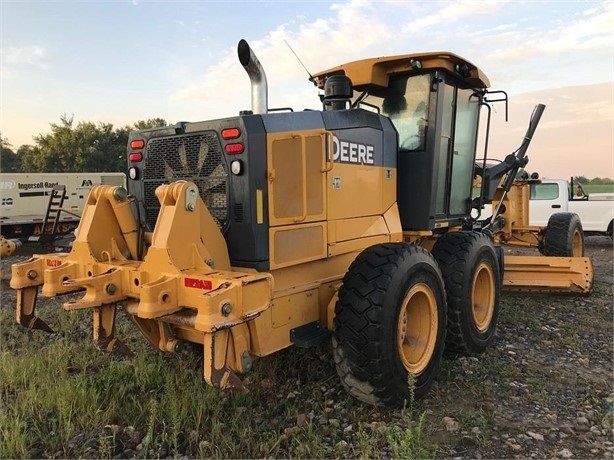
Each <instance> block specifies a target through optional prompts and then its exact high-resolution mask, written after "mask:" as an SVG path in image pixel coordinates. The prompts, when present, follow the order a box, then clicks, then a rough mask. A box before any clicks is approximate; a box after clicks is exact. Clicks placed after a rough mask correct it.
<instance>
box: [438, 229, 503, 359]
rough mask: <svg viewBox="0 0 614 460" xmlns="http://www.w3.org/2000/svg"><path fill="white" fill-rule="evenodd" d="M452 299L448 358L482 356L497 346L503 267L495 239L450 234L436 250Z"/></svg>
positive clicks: (442, 238) (447, 291) (449, 297)
mask: <svg viewBox="0 0 614 460" xmlns="http://www.w3.org/2000/svg"><path fill="white" fill-rule="evenodd" d="M433 256H434V257H435V259H436V260H437V262H438V263H439V268H441V272H442V274H443V280H444V283H445V286H446V294H447V296H448V331H447V336H446V355H449V356H457V355H464V356H470V355H475V354H478V353H482V352H483V351H484V350H486V348H488V346H489V345H490V344H491V343H492V342H493V340H494V337H495V332H496V328H497V318H498V316H499V298H500V294H501V280H502V273H501V264H500V259H499V257H497V252H496V250H495V247H494V245H493V243H492V241H491V239H490V238H489V237H488V236H487V235H485V234H482V233H478V232H461V231H459V232H450V233H446V234H445V235H442V236H441V237H440V238H439V239H438V240H437V242H436V243H435V245H434V247H433Z"/></svg>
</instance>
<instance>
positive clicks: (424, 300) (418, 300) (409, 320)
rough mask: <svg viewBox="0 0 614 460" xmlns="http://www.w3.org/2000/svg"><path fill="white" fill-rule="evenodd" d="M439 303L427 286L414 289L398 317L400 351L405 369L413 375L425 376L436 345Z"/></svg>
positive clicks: (423, 285) (406, 298)
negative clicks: (424, 372)
mask: <svg viewBox="0 0 614 460" xmlns="http://www.w3.org/2000/svg"><path fill="white" fill-rule="evenodd" d="M438 321H439V320H438V317H437V299H436V298H435V295H434V294H433V291H432V290H431V288H429V287H428V286H427V285H426V284H424V283H419V284H416V285H415V286H413V287H412V288H411V289H410V290H409V291H408V292H407V295H406V296H405V298H404V299H403V304H402V305H401V311H400V314H399V322H398V331H397V337H398V340H397V347H398V350H399V356H400V357H401V361H402V362H403V366H404V367H405V369H407V371H408V372H409V373H411V374H414V375H418V374H420V373H421V372H423V371H424V370H425V369H426V367H427V366H428V364H429V362H430V361H431V357H432V356H433V351H434V350H435V344H436V342H437V328H438Z"/></svg>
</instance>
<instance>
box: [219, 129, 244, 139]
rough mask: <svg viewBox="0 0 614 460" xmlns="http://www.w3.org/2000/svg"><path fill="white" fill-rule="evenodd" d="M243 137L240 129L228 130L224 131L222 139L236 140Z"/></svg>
mask: <svg viewBox="0 0 614 460" xmlns="http://www.w3.org/2000/svg"><path fill="white" fill-rule="evenodd" d="M240 135H241V130H240V129H239V128H226V129H223V130H222V139H226V140H227V139H236V138H237V137H239V136H240Z"/></svg>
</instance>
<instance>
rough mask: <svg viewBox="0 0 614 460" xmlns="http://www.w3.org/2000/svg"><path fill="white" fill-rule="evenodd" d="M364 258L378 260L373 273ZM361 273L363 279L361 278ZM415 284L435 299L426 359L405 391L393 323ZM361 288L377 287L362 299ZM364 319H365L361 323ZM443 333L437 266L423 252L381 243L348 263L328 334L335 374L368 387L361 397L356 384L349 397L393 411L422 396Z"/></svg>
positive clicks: (434, 369)
mask: <svg viewBox="0 0 614 460" xmlns="http://www.w3.org/2000/svg"><path fill="white" fill-rule="evenodd" d="M370 259H371V260H377V261H379V265H378V267H377V269H373V267H371V266H369V263H368V262H369V260H370ZM383 261H385V262H383ZM367 272H368V275H369V276H368V277H365V276H364V275H365V274H366V273H367ZM417 283H424V284H425V285H427V286H428V287H429V288H430V290H431V292H432V294H433V295H434V297H435V299H436V300H437V319H438V325H437V332H436V334H437V337H436V344H435V349H434V350H433V354H432V357H431V360H430V362H429V363H428V364H427V366H426V368H425V369H424V370H423V371H422V372H421V373H420V374H419V375H416V376H413V378H412V381H413V384H414V386H413V389H412V391H410V387H409V385H408V383H409V378H410V377H409V372H408V371H407V369H406V368H405V367H404V365H403V362H402V359H401V356H400V352H399V348H398V344H397V337H398V321H399V317H400V313H401V305H402V302H403V300H404V298H405V296H406V294H407V292H408V290H409V289H410V288H411V287H412V286H415V285H416V284H417ZM365 285H377V289H373V290H371V293H370V294H367V295H366V296H365V295H362V294H361V292H359V291H360V290H361V289H362V288H363V287H364V286H365ZM366 291H368V289H366ZM364 316H368V318H369V320H368V321H363V319H364V318H363V317H364ZM365 324H367V325H366V326H365ZM354 326H356V327H354ZM445 333H446V301H445V288H444V284H443V279H442V277H441V272H440V271H439V268H438V267H437V263H436V262H435V260H434V259H433V257H432V256H431V254H429V253H428V251H426V250H425V249H424V248H422V247H419V246H415V245H410V244H406V243H387V244H382V245H377V246H373V247H371V248H367V249H365V250H364V251H363V252H362V253H361V254H360V255H359V256H358V257H357V258H356V259H355V260H354V262H352V264H351V265H350V268H349V269H348V272H347V273H346V276H345V278H344V282H343V285H342V286H341V289H340V290H339V299H338V301H337V304H336V306H335V319H334V331H333V342H334V343H335V346H336V347H338V352H337V357H338V358H339V359H340V360H343V363H341V364H340V363H337V370H338V372H339V373H340V375H342V373H343V372H346V371H347V370H348V369H349V372H350V374H351V375H352V378H353V379H354V378H355V379H356V380H357V381H359V382H364V383H366V384H367V386H368V387H370V388H371V392H370V393H364V394H363V395H361V392H362V391H363V390H362V388H361V387H362V385H357V386H356V387H355V388H348V389H349V390H350V392H351V393H352V394H354V395H355V396H357V397H358V398H359V399H362V400H364V401H366V402H373V401H372V400H371V399H375V400H376V401H377V403H381V404H384V405H387V406H393V407H402V405H403V404H405V403H406V402H407V401H408V400H409V399H410V398H411V397H412V396H413V397H414V398H420V397H422V396H424V394H426V392H427V391H428V390H429V388H430V387H431V384H432V383H433V381H434V379H435V378H436V377H437V375H438V373H439V367H440V364H441V359H442V355H443V351H444V347H445ZM340 366H341V367H342V368H343V369H341V370H340ZM342 378H343V376H342ZM344 384H346V385H347V382H344ZM412 392H413V394H412ZM373 396H374V398H373Z"/></svg>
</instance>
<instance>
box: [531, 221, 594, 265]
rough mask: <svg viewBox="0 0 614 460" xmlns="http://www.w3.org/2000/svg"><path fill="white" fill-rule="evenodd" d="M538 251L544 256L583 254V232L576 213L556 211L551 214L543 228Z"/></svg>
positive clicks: (580, 255)
mask: <svg viewBox="0 0 614 460" xmlns="http://www.w3.org/2000/svg"><path fill="white" fill-rule="evenodd" d="M539 252H541V253H542V254H543V255H545V256H555V257H582V256H584V232H583V231H582V223H581V222H580V218H579V217H578V215H577V214H574V213H571V212H557V213H556V214H552V215H551V216H550V219H549V220H548V225H547V226H546V229H545V230H544V234H543V238H542V241H541V244H540V245H539Z"/></svg>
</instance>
